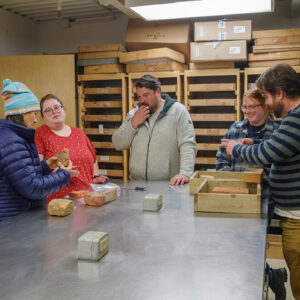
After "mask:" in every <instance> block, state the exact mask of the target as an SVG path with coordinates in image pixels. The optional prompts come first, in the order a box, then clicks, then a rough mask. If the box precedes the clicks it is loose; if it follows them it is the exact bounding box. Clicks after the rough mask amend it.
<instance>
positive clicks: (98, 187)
mask: <svg viewBox="0 0 300 300" xmlns="http://www.w3.org/2000/svg"><path fill="white" fill-rule="evenodd" d="M90 186H91V188H92V189H93V190H94V191H98V192H99V191H100V192H101V191H104V188H106V189H117V196H118V197H120V195H121V188H120V186H118V185H117V184H115V183H112V182H108V183H102V184H96V183H91V184H90Z"/></svg>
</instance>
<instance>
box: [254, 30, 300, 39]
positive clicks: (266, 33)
mask: <svg viewBox="0 0 300 300" xmlns="http://www.w3.org/2000/svg"><path fill="white" fill-rule="evenodd" d="M294 35H300V28H290V29H277V30H259V31H256V30H254V31H252V38H253V39H257V38H266V37H285V36H294Z"/></svg>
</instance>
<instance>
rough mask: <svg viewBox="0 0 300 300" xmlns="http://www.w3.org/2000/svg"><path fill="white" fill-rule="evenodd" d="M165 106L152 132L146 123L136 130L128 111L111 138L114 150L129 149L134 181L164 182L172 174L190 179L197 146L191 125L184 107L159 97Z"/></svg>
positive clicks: (168, 98) (130, 167)
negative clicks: (163, 100)
mask: <svg viewBox="0 0 300 300" xmlns="http://www.w3.org/2000/svg"><path fill="white" fill-rule="evenodd" d="M162 97H163V98H164V99H165V103H164V106H163V109H162V111H161V112H160V114H159V115H158V117H157V120H156V122H155V123H154V126H153V127H152V129H150V127H149V123H148V122H147V121H146V122H144V124H142V125H140V126H139V127H138V128H137V129H134V128H133V127H132V125H131V119H132V117H133V115H134V113H135V112H136V111H137V109H138V108H134V109H133V110H131V111H130V112H129V113H128V114H127V117H126V119H125V121H124V122H123V124H122V125H121V127H120V128H119V129H118V130H117V131H116V132H115V133H114V135H113V137H112V141H113V144H114V146H115V148H116V149H117V150H124V149H128V148H129V147H131V153H130V161H129V171H130V177H131V178H132V179H137V180H165V179H170V178H172V177H173V176H174V175H176V174H182V175H185V176H187V177H190V176H191V175H192V174H193V171H194V163H195V156H196V152H197V145H196V141H195V133H194V127H193V123H192V121H191V119H190V116H189V113H188V111H187V110H186V108H185V107H184V106H183V105H182V104H180V103H178V102H176V100H174V99H172V98H170V97H169V96H168V95H162Z"/></svg>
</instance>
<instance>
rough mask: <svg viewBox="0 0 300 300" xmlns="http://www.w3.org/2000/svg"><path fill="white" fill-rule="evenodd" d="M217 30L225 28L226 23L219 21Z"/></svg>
mask: <svg viewBox="0 0 300 300" xmlns="http://www.w3.org/2000/svg"><path fill="white" fill-rule="evenodd" d="M218 28H226V22H225V21H224V20H221V21H219V23H218Z"/></svg>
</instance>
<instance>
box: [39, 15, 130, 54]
mask: <svg viewBox="0 0 300 300" xmlns="http://www.w3.org/2000/svg"><path fill="white" fill-rule="evenodd" d="M127 22H128V18H127V16H125V15H123V14H122V15H121V16H119V17H118V18H117V19H115V20H111V21H102V22H99V21H98V22H91V23H85V24H77V23H74V24H72V23H71V24H70V27H67V24H66V23H61V22H58V21H57V22H43V23H40V27H39V32H40V51H41V53H47V54H54V53H55V54H56V53H76V52H77V50H78V46H88V45H102V44H124V36H125V31H126V27H127Z"/></svg>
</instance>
